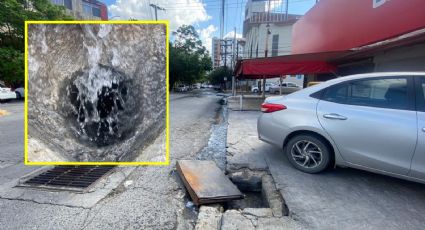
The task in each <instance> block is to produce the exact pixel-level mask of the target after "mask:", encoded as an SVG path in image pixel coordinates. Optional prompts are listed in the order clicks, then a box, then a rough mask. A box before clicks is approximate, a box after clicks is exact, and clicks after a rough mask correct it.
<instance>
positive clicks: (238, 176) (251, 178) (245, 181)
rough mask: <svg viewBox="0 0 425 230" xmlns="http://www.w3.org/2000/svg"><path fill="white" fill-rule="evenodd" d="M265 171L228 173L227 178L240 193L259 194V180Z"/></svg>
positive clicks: (245, 169) (248, 170)
mask: <svg viewBox="0 0 425 230" xmlns="http://www.w3.org/2000/svg"><path fill="white" fill-rule="evenodd" d="M264 174H266V172H265V171H252V170H250V169H248V168H244V169H240V170H238V171H230V172H228V174H227V176H228V177H229V178H230V180H231V181H233V183H235V184H237V185H238V188H239V189H240V190H242V191H253V192H261V180H262V177H263V175H264Z"/></svg>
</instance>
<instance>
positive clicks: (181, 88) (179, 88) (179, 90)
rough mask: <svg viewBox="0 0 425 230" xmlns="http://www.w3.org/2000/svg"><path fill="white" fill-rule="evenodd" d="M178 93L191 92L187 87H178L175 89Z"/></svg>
mask: <svg viewBox="0 0 425 230" xmlns="http://www.w3.org/2000/svg"><path fill="white" fill-rule="evenodd" d="M174 90H175V91H176V92H186V91H188V90H189V87H188V86H186V85H178V86H176V87H175V88H174Z"/></svg>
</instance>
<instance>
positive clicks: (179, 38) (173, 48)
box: [170, 25, 212, 88]
mask: <svg viewBox="0 0 425 230" xmlns="http://www.w3.org/2000/svg"><path fill="white" fill-rule="evenodd" d="M173 35H174V36H175V37H176V39H175V41H174V44H171V43H170V88H173V86H174V84H175V83H176V82H180V83H184V84H194V83H197V82H200V81H201V80H202V79H205V77H206V72H207V71H209V70H211V69H212V63H211V58H210V56H209V53H208V51H207V50H206V48H205V47H204V46H203V45H202V41H201V40H200V39H199V35H198V33H197V32H196V30H195V28H194V27H193V26H190V25H189V26H188V25H183V26H181V27H180V28H179V29H178V30H177V31H176V32H174V33H173Z"/></svg>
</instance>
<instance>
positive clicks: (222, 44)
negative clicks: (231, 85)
mask: <svg viewBox="0 0 425 230" xmlns="http://www.w3.org/2000/svg"><path fill="white" fill-rule="evenodd" d="M220 41H221V47H224V54H223V58H224V69H226V70H227V55H228V53H227V47H228V46H232V44H227V42H230V40H227V39H226V38H225V39H222V40H220ZM225 77H226V78H227V77H228V76H225ZM225 89H226V88H225Z"/></svg>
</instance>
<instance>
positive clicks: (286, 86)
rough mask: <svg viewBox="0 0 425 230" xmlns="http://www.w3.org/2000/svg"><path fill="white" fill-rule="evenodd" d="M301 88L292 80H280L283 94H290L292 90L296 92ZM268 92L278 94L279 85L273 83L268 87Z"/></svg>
mask: <svg viewBox="0 0 425 230" xmlns="http://www.w3.org/2000/svg"><path fill="white" fill-rule="evenodd" d="M301 89H303V88H302V87H301V86H299V85H297V84H295V83H292V82H282V93H283V94H290V93H293V92H296V91H298V90H301ZM269 92H270V94H279V93H280V86H279V85H274V86H272V87H270V89H269Z"/></svg>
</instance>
